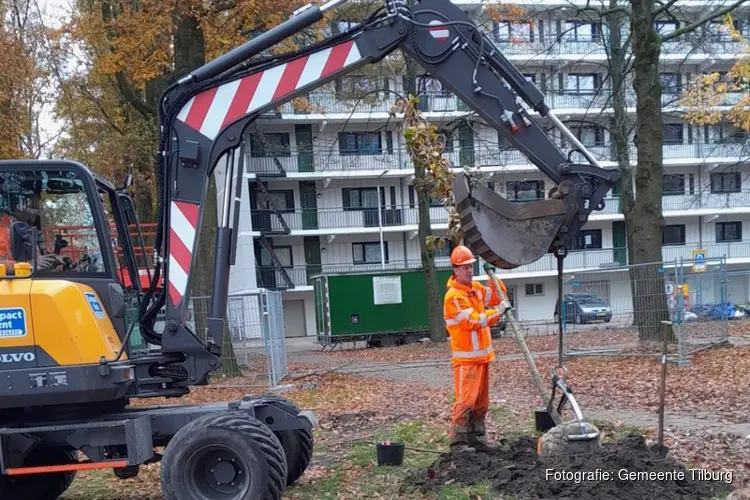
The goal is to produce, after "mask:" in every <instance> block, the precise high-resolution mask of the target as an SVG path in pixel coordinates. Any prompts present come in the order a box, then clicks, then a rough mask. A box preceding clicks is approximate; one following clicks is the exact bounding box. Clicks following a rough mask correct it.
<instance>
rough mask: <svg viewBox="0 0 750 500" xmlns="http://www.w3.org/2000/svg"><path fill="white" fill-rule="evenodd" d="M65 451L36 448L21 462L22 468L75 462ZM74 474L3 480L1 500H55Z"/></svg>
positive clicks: (67, 486)
mask: <svg viewBox="0 0 750 500" xmlns="http://www.w3.org/2000/svg"><path fill="white" fill-rule="evenodd" d="M75 461H76V459H75V457H74V456H73V455H72V454H71V453H70V452H68V451H66V450H60V449H45V448H37V449H35V450H33V451H32V452H31V453H29V455H28V456H27V457H26V459H25V460H24V462H23V465H24V467H37V466H44V465H61V464H68V463H72V462H75ZM75 477H76V473H75V472H53V473H49V474H46V473H45V474H33V475H28V476H17V477H8V478H5V479H6V481H5V484H4V485H3V487H4V488H0V490H2V493H3V495H2V499H3V500H56V499H57V498H59V497H60V495H62V494H63V493H65V492H66V491H67V489H68V488H70V485H71V484H73V480H74V479H75Z"/></svg>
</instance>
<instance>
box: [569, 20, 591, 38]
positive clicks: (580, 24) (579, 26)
mask: <svg viewBox="0 0 750 500" xmlns="http://www.w3.org/2000/svg"><path fill="white" fill-rule="evenodd" d="M596 28H597V26H596V24H594V23H587V22H584V21H577V20H571V21H565V27H564V28H563V37H562V38H563V40H565V41H566V42H593V41H595V40H596V33H597V32H596Z"/></svg>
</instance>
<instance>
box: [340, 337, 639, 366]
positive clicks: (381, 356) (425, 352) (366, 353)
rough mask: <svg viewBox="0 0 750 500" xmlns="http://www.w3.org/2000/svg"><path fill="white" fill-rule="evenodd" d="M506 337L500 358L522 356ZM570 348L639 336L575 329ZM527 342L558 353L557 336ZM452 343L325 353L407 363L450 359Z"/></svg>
mask: <svg viewBox="0 0 750 500" xmlns="http://www.w3.org/2000/svg"><path fill="white" fill-rule="evenodd" d="M505 335H506V337H504V338H501V339H495V340H493V342H492V345H493V347H494V349H495V354H496V355H497V356H510V355H515V354H521V349H520V348H519V347H518V343H517V342H516V339H515V337H513V335H512V333H510V332H509V331H508V332H506V333H505ZM567 338H568V345H569V347H570V348H576V349H583V348H591V347H598V346H611V345H620V344H632V343H634V342H635V341H636V340H637V339H638V334H637V332H635V331H634V330H630V329H608V330H572V331H571V332H570V333H569V334H568V335H567ZM524 341H525V342H526V346H527V347H528V348H529V351H531V352H545V351H557V346H558V336H557V335H555V334H534V333H528V332H527V333H525V334H524ZM450 352H451V351H450V343H449V341H445V342H419V343H416V344H409V345H401V346H395V347H368V348H364V349H363V348H359V349H343V350H336V351H331V352H329V353H326V356H327V357H328V358H329V359H331V360H341V362H342V364H343V363H344V362H351V361H354V362H367V361H369V362H376V363H393V364H398V363H408V362H415V361H432V360H449V359H450Z"/></svg>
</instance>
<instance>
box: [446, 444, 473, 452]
mask: <svg viewBox="0 0 750 500" xmlns="http://www.w3.org/2000/svg"><path fill="white" fill-rule="evenodd" d="M476 451H477V450H476V449H474V448H472V447H471V446H469V445H468V444H466V443H453V444H451V445H450V452H451V453H476Z"/></svg>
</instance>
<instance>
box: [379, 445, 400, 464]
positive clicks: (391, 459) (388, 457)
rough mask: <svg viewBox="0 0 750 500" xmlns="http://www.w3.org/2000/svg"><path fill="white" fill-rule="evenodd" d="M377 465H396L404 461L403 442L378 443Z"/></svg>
mask: <svg viewBox="0 0 750 500" xmlns="http://www.w3.org/2000/svg"><path fill="white" fill-rule="evenodd" d="M376 450H377V455H378V466H379V467H382V466H384V465H396V466H399V465H401V464H403V463H404V443H392V442H388V443H378V444H377V445H376Z"/></svg>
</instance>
